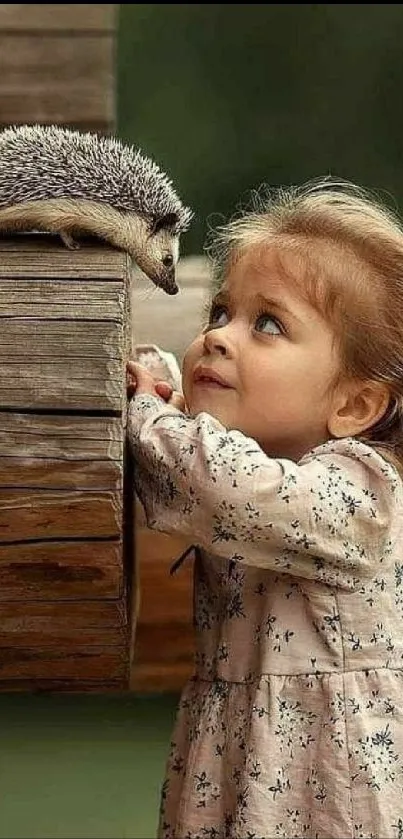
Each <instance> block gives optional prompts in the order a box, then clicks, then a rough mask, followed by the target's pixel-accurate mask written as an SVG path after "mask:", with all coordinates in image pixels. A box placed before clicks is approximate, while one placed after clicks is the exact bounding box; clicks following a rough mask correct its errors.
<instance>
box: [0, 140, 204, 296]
mask: <svg viewBox="0 0 403 839" xmlns="http://www.w3.org/2000/svg"><path fill="white" fill-rule="evenodd" d="M192 217H193V213H192V212H191V210H190V209H189V208H188V207H185V206H184V205H183V204H182V202H181V200H180V198H179V197H178V195H177V193H176V191H175V189H174V187H173V185H172V182H171V181H170V179H169V178H168V176H167V175H166V174H165V173H164V172H163V171H162V170H161V169H160V168H159V167H158V166H157V164H156V163H155V162H154V161H152V160H151V159H150V158H149V157H147V156H145V155H144V154H143V153H142V152H141V151H140V150H139V149H136V148H134V147H133V146H131V145H127V144H124V143H123V142H122V141H120V140H119V139H117V138H115V137H110V136H102V135H99V134H95V133H91V132H80V131H76V130H73V129H68V128H62V127H59V126H53V125H48V126H42V125H21V126H11V127H8V128H6V129H4V130H3V131H1V132H0V232H21V231H23V230H24V231H28V230H29V231H32V230H36V231H46V232H51V233H56V234H58V235H59V236H60V237H61V239H62V241H63V242H64V244H65V245H66V246H67V247H69V248H76V247H79V243H78V241H77V237H78V238H79V237H80V236H83V235H92V236H95V237H97V238H100V239H103V240H104V241H106V242H108V243H109V244H111V245H112V246H114V247H117V248H119V249H122V250H125V251H126V252H127V253H129V254H130V256H131V258H132V259H133V260H134V262H135V263H136V264H137V265H138V267H139V268H140V269H141V270H142V271H143V272H144V273H145V274H146V275H147V276H148V277H149V278H150V280H151V281H152V282H153V283H154V285H155V286H157V287H159V288H161V289H163V290H164V291H165V292H166V293H167V294H176V293H177V292H178V286H177V283H176V265H177V262H178V259H179V239H180V235H181V234H182V233H184V232H185V231H186V230H187V228H188V226H189V224H190V221H191V219H192Z"/></svg>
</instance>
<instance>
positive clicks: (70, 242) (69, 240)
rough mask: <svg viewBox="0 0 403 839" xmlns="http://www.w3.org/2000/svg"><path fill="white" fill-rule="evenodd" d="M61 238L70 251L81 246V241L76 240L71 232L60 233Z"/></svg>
mask: <svg viewBox="0 0 403 839" xmlns="http://www.w3.org/2000/svg"><path fill="white" fill-rule="evenodd" d="M60 238H61V240H62V242H63V244H64V245H65V246H66V248H68V249H69V250H70V251H77V250H79V248H80V245H79V243H78V242H76V240H75V239H73V237H72V236H70V233H64V232H63V233H60Z"/></svg>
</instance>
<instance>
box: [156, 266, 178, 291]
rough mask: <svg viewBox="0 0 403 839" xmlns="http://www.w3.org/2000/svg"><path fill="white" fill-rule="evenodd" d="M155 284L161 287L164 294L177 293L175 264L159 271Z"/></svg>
mask: <svg viewBox="0 0 403 839" xmlns="http://www.w3.org/2000/svg"><path fill="white" fill-rule="evenodd" d="M156 285H158V286H159V287H160V288H162V289H163V290H164V291H165V292H166V294H177V293H178V291H179V288H178V284H177V282H176V271H175V265H173V264H172V265H171V266H170V267H168V268H165V270H164V271H161V274H160V276H159V277H158V279H157V281H156Z"/></svg>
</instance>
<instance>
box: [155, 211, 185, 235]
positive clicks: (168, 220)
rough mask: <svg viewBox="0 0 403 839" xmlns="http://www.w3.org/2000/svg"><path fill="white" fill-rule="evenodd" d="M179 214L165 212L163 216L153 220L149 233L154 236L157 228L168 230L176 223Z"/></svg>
mask: <svg viewBox="0 0 403 839" xmlns="http://www.w3.org/2000/svg"><path fill="white" fill-rule="evenodd" d="M178 221H179V216H178V214H177V213H166V215H165V216H161V218H157V219H155V220H154V222H153V225H152V228H151V235H152V236H154V234H155V233H158V231H159V230H170V229H172V228H173V227H175V226H176V225H177V224H178Z"/></svg>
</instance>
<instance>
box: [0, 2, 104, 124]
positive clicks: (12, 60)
mask: <svg viewBox="0 0 403 839" xmlns="http://www.w3.org/2000/svg"><path fill="white" fill-rule="evenodd" d="M118 8H119V7H118V6H115V5H113V4H100V5H96V4H94V5H92V6H90V5H89V4H78V5H74V4H73V5H67V4H59V5H58V4H49V5H46V4H39V5H35V4H33V5H28V4H22V5H20V4H16V5H11V4H4V5H1V6H0V125H1V124H3V125H4V126H6V125H9V124H12V123H15V124H18V123H20V124H23V123H35V122H36V123H42V124H49V123H58V124H63V125H70V126H72V127H77V128H79V129H81V130H96V131H100V132H103V133H105V132H107V133H109V132H111V131H112V130H113V128H114V126H115V125H116V91H115V75H116V55H115V51H116V29H117V16H118Z"/></svg>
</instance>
